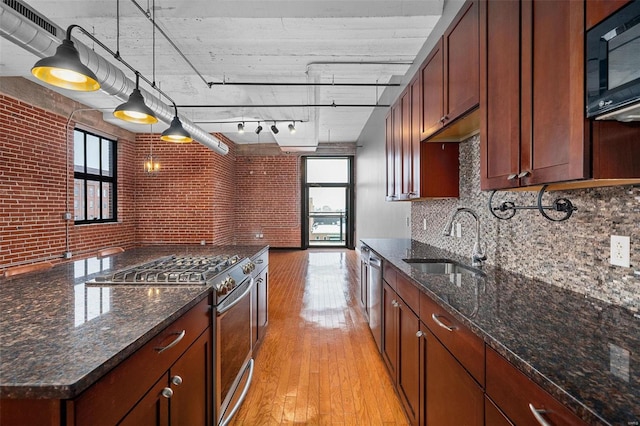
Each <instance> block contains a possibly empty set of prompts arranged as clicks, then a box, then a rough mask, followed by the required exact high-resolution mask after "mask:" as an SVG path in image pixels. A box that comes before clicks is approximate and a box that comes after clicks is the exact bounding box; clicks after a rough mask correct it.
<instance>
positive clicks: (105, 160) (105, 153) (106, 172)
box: [102, 139, 113, 176]
mask: <svg viewBox="0 0 640 426" xmlns="http://www.w3.org/2000/svg"><path fill="white" fill-rule="evenodd" d="M112 150H113V142H111V141H110V140H107V139H102V176H113V165H112V164H111V161H112V158H113V157H112V152H111V151H112Z"/></svg>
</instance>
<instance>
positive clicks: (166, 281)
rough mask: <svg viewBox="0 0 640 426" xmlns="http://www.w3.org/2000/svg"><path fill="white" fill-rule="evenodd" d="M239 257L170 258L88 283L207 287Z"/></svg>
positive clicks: (127, 269)
mask: <svg viewBox="0 0 640 426" xmlns="http://www.w3.org/2000/svg"><path fill="white" fill-rule="evenodd" d="M239 261H240V257H239V256H236V255H234V256H228V255H219V256H175V255H172V256H167V257H163V258H160V259H156V260H153V261H151V262H147V263H144V264H142V265H136V266H132V267H130V268H126V269H122V270H119V271H117V272H114V273H112V274H108V275H101V276H97V277H95V278H94V279H93V280H91V281H89V283H90V284H110V285H111V284H138V285H157V284H160V285H206V284H209V283H210V282H211V280H213V279H214V278H215V277H216V276H217V275H219V274H220V273H221V272H223V271H225V270H227V269H228V268H230V267H231V266H233V265H234V264H236V263H237V262H239Z"/></svg>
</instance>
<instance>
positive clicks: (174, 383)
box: [171, 375, 182, 386]
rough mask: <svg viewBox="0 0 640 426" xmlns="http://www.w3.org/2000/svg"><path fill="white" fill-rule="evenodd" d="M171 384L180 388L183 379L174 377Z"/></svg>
mask: <svg viewBox="0 0 640 426" xmlns="http://www.w3.org/2000/svg"><path fill="white" fill-rule="evenodd" d="M171 383H172V384H173V385H175V386H180V385H181V384H182V377H180V376H177V375H176V376H173V377H172V378H171Z"/></svg>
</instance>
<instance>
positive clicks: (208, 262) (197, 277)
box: [88, 255, 255, 426]
mask: <svg viewBox="0 0 640 426" xmlns="http://www.w3.org/2000/svg"><path fill="white" fill-rule="evenodd" d="M254 269H255V265H254V264H253V262H251V261H250V260H249V259H247V258H240V257H239V256H236V255H220V256H175V255H173V256H166V257H162V258H160V259H156V260H153V261H151V262H147V263H144V264H141V265H136V266H132V267H130V268H126V269H122V270H119V271H117V272H114V273H112V274H109V275H103V276H98V277H96V278H94V279H93V280H92V281H90V282H89V283H88V284H89V285H150V286H176V285H179V286H180V285H184V286H189V285H191V286H193V285H198V286H200V285H202V286H204V285H207V286H212V287H213V291H212V315H211V319H212V327H211V329H212V337H213V340H212V341H213V369H212V370H213V371H212V373H213V381H212V386H213V392H212V393H213V407H214V413H213V418H214V419H215V420H214V423H215V424H217V425H223V426H225V425H227V424H228V423H229V421H230V420H231V418H232V417H233V416H234V415H235V413H236V412H237V410H238V409H239V408H240V405H241V404H242V402H243V401H244V398H245V396H246V394H247V391H248V390H249V386H250V385H251V379H252V377H253V365H254V364H253V358H252V352H253V347H252V338H251V311H252V306H251V290H252V288H253V283H254V280H253V277H252V275H251V272H252V271H253V270H254Z"/></svg>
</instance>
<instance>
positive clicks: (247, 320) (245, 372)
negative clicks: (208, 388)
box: [213, 276, 254, 426]
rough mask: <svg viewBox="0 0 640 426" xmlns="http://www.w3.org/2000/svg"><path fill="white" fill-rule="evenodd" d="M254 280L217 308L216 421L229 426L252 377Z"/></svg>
mask: <svg viewBox="0 0 640 426" xmlns="http://www.w3.org/2000/svg"><path fill="white" fill-rule="evenodd" d="M253 284H254V280H253V278H252V277H251V276H246V277H244V280H243V281H242V282H241V283H240V284H239V285H237V286H236V287H235V288H234V289H233V292H231V293H230V294H229V295H228V297H226V298H224V300H222V301H221V302H220V303H219V304H217V305H216V306H215V311H214V312H215V315H214V324H213V342H214V348H213V349H214V352H213V353H214V358H215V363H214V380H213V385H214V419H216V424H217V425H222V426H225V425H227V424H228V423H229V422H230V420H231V419H232V418H233V416H234V415H235V414H236V412H237V411H238V409H239V408H240V405H241V404H242V402H243V400H244V398H245V396H246V394H247V391H248V390H249V386H250V385H251V379H252V377H253V359H252V350H253V349H252V339H251V309H252V306H251V290H252V288H253Z"/></svg>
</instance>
